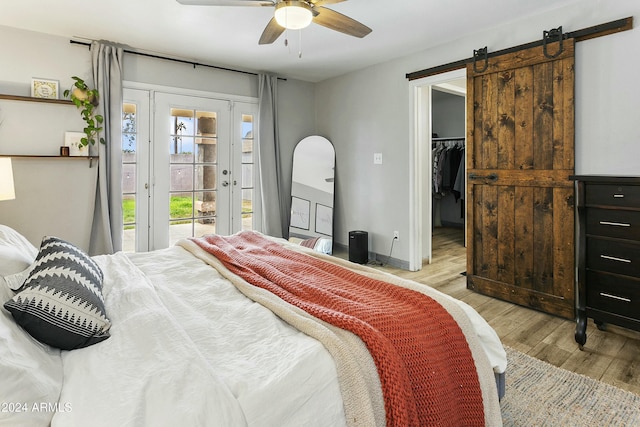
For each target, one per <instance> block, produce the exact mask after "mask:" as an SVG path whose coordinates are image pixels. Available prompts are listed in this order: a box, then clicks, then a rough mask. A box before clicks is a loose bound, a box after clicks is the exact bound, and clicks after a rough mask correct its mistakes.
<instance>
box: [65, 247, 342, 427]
mask: <svg viewBox="0 0 640 427" xmlns="http://www.w3.org/2000/svg"><path fill="white" fill-rule="evenodd" d="M96 261H97V262H98V263H99V264H100V266H101V267H102V269H103V270H104V272H105V281H104V283H105V285H104V286H105V287H104V294H105V303H106V308H107V312H108V313H109V316H110V318H111V320H112V323H113V326H112V329H111V338H109V339H108V340H106V341H104V342H102V343H100V345H95V346H91V347H88V348H84V349H79V350H74V351H71V352H62V359H63V367H64V385H63V388H62V394H61V396H60V402H61V403H62V404H68V405H67V407H68V408H70V410H69V411H65V412H59V413H57V414H56V415H55V416H54V418H53V422H52V426H54V427H57V426H65V427H66V426H88V425H90V426H142V425H144V426H179V425H181V426H242V425H256V426H301V425H305V426H313V425H324V426H326V425H332V426H334V425H341V424H344V412H343V408H342V400H341V397H340V391H339V387H338V383H337V380H336V377H337V374H336V371H335V366H334V364H333V361H332V359H331V357H330V355H329V354H328V353H327V351H326V350H325V349H324V347H323V346H322V345H321V344H320V343H319V342H317V341H315V340H314V339H312V338H310V337H307V336H306V335H304V334H302V333H300V332H298V331H297V330H295V329H293V328H292V327H290V326H288V325H287V324H285V323H284V322H282V321H281V320H280V319H278V318H277V317H275V316H274V315H273V314H271V312H270V311H268V310H267V309H265V308H263V307H262V306H260V305H258V304H256V303H253V302H251V301H250V300H248V299H247V298H246V297H244V296H243V295H242V294H240V292H238V291H237V290H236V289H235V287H233V285H231V284H230V283H229V282H228V281H226V280H225V279H223V278H222V277H221V276H220V275H219V274H218V273H217V272H216V271H215V270H213V269H212V268H211V267H209V266H207V265H206V264H204V263H203V262H202V261H200V260H198V259H197V258H195V257H193V256H192V255H191V254H189V253H188V252H187V251H185V250H184V249H182V248H180V247H173V248H170V249H166V250H163V251H157V252H155V253H141V254H135V255H130V256H129V257H127V256H126V255H123V254H121V253H119V254H116V255H114V256H105V257H96ZM131 261H133V262H131ZM134 263H135V264H136V265H137V267H136V265H134ZM138 267H139V268H138ZM292 409H293V410H292ZM318 414H322V418H319V417H318Z"/></svg>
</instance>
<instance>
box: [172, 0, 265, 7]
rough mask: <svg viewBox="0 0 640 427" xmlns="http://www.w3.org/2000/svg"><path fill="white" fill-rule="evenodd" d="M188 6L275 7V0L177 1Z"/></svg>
mask: <svg viewBox="0 0 640 427" xmlns="http://www.w3.org/2000/svg"><path fill="white" fill-rule="evenodd" d="M176 1H177V2H178V3H180V4H184V5H187V6H275V4H276V2H275V0H176Z"/></svg>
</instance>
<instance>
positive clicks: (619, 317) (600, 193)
mask: <svg viewBox="0 0 640 427" xmlns="http://www.w3.org/2000/svg"><path fill="white" fill-rule="evenodd" d="M571 179H573V180H575V182H576V209H577V214H578V236H577V237H578V240H577V244H578V251H577V253H578V293H577V300H578V301H577V309H578V310H577V312H578V320H577V326H576V334H575V339H576V342H577V343H578V344H579V345H580V348H582V346H583V345H584V344H585V342H586V341H587V335H586V331H587V318H588V317H591V318H592V319H594V321H595V323H596V325H597V326H598V327H599V328H600V329H603V328H604V324H605V323H606V322H608V323H612V324H616V325H619V326H623V327H625V328H629V329H634V330H638V331H640V177H629V176H625V177H621V176H606V175H576V176H572V177H571Z"/></svg>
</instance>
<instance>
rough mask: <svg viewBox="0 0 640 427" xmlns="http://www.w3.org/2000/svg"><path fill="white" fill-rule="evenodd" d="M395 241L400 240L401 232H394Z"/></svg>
mask: <svg viewBox="0 0 640 427" xmlns="http://www.w3.org/2000/svg"><path fill="white" fill-rule="evenodd" d="M393 240H400V232H399V231H394V232H393Z"/></svg>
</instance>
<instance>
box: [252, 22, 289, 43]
mask: <svg viewBox="0 0 640 427" xmlns="http://www.w3.org/2000/svg"><path fill="white" fill-rule="evenodd" d="M282 33H284V28H283V27H281V26H280V25H278V23H277V22H276V18H271V21H269V23H268V24H267V26H266V27H265V29H264V31H263V32H262V35H261V36H260V41H259V42H258V44H271V43H273V42H274V41H276V40H277V39H278V37H280V35H281V34H282Z"/></svg>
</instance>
